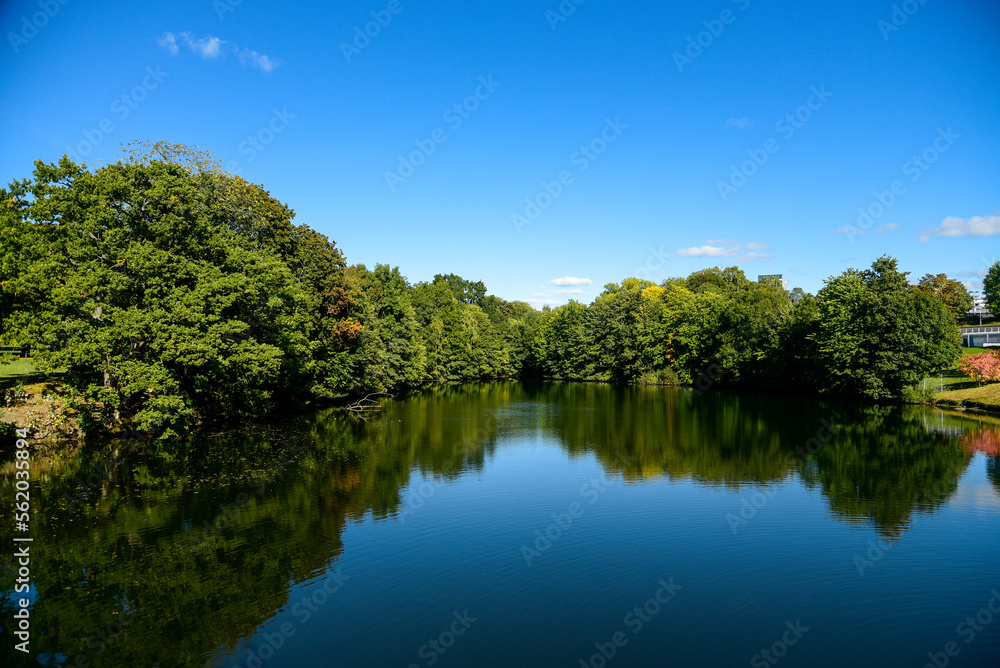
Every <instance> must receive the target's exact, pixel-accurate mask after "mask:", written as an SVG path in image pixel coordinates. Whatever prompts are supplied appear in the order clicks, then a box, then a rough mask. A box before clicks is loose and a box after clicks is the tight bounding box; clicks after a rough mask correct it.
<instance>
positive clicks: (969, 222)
mask: <svg viewBox="0 0 1000 668" xmlns="http://www.w3.org/2000/svg"><path fill="white" fill-rule="evenodd" d="M930 233H931V234H933V235H934V236H936V237H993V236H997V235H1000V216H975V217H973V218H969V219H965V218H955V217H948V218H945V219H944V221H943V222H942V223H941V225H940V227H936V228H934V229H933V230H931V231H930ZM920 241H924V242H926V241H930V239H929V237H928V236H927V235H926V234H922V235H921V236H920Z"/></svg>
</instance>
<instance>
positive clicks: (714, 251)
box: [677, 245, 740, 257]
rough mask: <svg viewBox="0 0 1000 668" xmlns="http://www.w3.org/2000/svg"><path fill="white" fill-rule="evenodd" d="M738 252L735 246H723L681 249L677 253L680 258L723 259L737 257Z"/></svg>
mask: <svg viewBox="0 0 1000 668" xmlns="http://www.w3.org/2000/svg"><path fill="white" fill-rule="evenodd" d="M739 252H740V250H739V248H736V247H735V246H733V247H730V248H725V247H723V246H707V245H706V246H695V247H694V248H682V249H680V250H679V251H677V255H678V256H680V257H725V256H728V255H737V254H738V253H739Z"/></svg>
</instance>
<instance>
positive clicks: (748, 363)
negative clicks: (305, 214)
mask: <svg viewBox="0 0 1000 668" xmlns="http://www.w3.org/2000/svg"><path fill="white" fill-rule="evenodd" d="M0 202H2V205H0V219H2V225H0V286H2V290H0V326H2V343H3V344H30V345H31V346H32V347H33V350H34V351H35V363H36V366H38V367H39V368H40V369H41V370H43V371H45V370H47V371H57V370H58V371H62V372H64V376H63V378H64V383H65V384H66V385H67V386H68V387H69V388H71V389H72V390H73V391H74V392H75V393H77V395H78V397H79V399H80V400H81V401H80V407H81V410H82V411H83V412H82V417H81V420H82V421H83V422H84V424H83V425H81V426H83V427H84V429H85V431H88V432H90V431H94V430H96V429H99V428H101V427H108V426H115V427H116V428H119V427H121V428H126V429H129V430H133V431H135V432H138V433H145V434H155V435H159V436H162V437H171V436H176V435H178V434H182V433H184V432H186V431H188V430H190V429H191V428H192V427H194V426H195V425H197V424H199V423H201V422H204V421H210V420H229V419H241V418H251V417H257V416H260V415H263V414H266V413H269V412H271V411H274V410H276V409H289V408H295V407H299V408H300V407H304V406H308V405H313V404H316V403H319V402H324V401H336V400H341V401H342V400H347V399H350V398H353V397H360V396H365V395H368V394H371V393H377V392H392V391H395V390H399V389H401V388H406V387H412V386H416V385H419V384H421V383H423V382H427V381H437V380H449V381H461V380H468V379H480V378H497V377H514V376H520V377H546V378H561V379H577V380H596V381H611V382H619V383H693V384H695V385H696V386H697V387H700V388H705V387H708V386H711V385H715V384H719V385H729V386H733V385H740V386H750V387H770V388H781V389H793V390H810V391H824V392H832V393H837V394H844V395H854V396H865V397H870V398H874V399H884V398H893V397H899V396H901V395H902V394H903V392H904V391H905V390H906V389H907V388H908V387H911V386H913V385H915V384H916V383H917V382H918V381H919V380H920V379H922V378H923V376H924V375H925V374H926V373H927V372H929V371H932V370H935V369H939V368H944V367H946V366H948V365H950V364H951V363H952V362H953V361H954V360H955V359H956V358H957V356H958V355H959V352H960V348H959V337H958V334H957V330H956V328H955V318H954V316H953V314H952V313H951V312H949V310H948V308H947V306H946V305H945V303H944V301H943V300H942V299H941V298H940V296H939V295H938V294H937V293H935V291H934V290H930V289H921V288H918V287H916V286H912V285H910V284H909V282H908V281H907V279H906V274H904V273H901V272H899V271H898V269H897V267H896V262H895V260H893V259H891V258H888V257H883V258H880V259H878V260H877V261H876V262H875V263H874V264H873V265H872V268H871V269H869V270H866V271H857V270H848V271H847V272H845V273H844V274H842V275H840V276H837V277H834V278H831V279H829V280H828V281H827V283H826V286H825V287H824V288H823V289H822V290H821V291H820V293H819V294H818V295H816V296H811V295H807V294H805V293H803V292H802V291H801V290H798V289H796V290H794V291H792V292H788V291H786V290H784V289H783V288H782V286H781V285H780V284H778V283H777V282H755V281H750V280H748V279H747V278H746V277H745V276H744V274H743V272H742V271H740V270H739V269H737V268H735V267H730V268H727V269H708V270H704V271H700V272H696V273H694V274H692V275H690V276H688V277H687V278H676V279H668V280H666V281H663V282H662V283H661V284H659V285H657V284H654V283H651V282H649V281H644V280H640V279H635V278H629V279H626V280H624V281H623V282H622V283H621V284H609V285H608V286H606V288H605V290H604V292H603V293H602V294H601V295H600V296H599V297H598V298H597V299H596V300H595V301H594V302H593V303H592V304H590V305H589V306H585V305H583V304H579V303H576V302H570V303H569V304H568V305H566V306H562V307H559V308H557V309H545V310H544V311H542V312H539V311H536V310H534V309H533V308H531V307H530V306H529V305H527V304H525V303H523V302H509V301H506V300H503V299H500V298H498V297H495V296H493V295H489V294H487V291H486V287H485V286H484V285H483V284H482V283H481V282H473V281H468V280H465V279H462V278H460V277H458V276H455V275H451V274H449V275H438V276H435V278H434V280H433V281H430V282H424V283H417V284H410V283H409V282H408V281H407V279H406V278H405V277H404V276H403V275H402V274H400V272H399V270H398V269H397V268H391V267H388V266H385V265H377V266H375V267H374V268H372V269H368V268H367V267H365V266H363V265H353V266H348V265H347V263H346V261H345V258H344V255H343V253H342V252H341V251H340V249H338V248H337V247H336V245H335V244H334V243H333V242H332V241H330V240H329V239H327V238H326V237H325V236H324V235H322V234H320V233H318V232H316V231H314V230H312V229H310V228H309V227H307V226H305V225H296V224H293V222H292V219H293V217H294V212H293V211H292V210H291V209H290V208H289V207H287V206H286V205H284V204H282V203H281V202H279V201H278V200H276V199H275V198H273V197H271V196H270V194H269V193H268V192H267V191H265V190H264V189H263V188H262V187H260V186H258V185H254V184H251V183H248V182H247V181H245V180H244V179H242V178H240V177H239V176H234V175H231V174H227V173H225V172H222V171H221V170H220V169H219V167H218V164H217V163H215V162H213V161H212V159H211V158H210V156H207V155H206V154H203V153H200V152H198V151H193V150H190V149H187V148H185V147H183V146H177V145H168V144H164V143H158V144H155V145H152V146H149V145H139V146H137V147H134V148H132V149H131V151H129V152H128V158H127V159H126V160H123V161H122V162H119V163H116V164H112V165H108V166H105V167H102V168H100V169H94V170H91V169H87V168H86V167H85V166H81V165H77V164H74V163H73V162H71V161H69V160H68V159H67V158H65V157H64V158H63V159H62V160H61V161H60V162H59V164H45V163H42V162H36V164H35V170H34V174H33V178H31V179H25V180H21V181H15V182H13V183H11V184H10V186H8V188H7V189H4V190H2V192H0Z"/></svg>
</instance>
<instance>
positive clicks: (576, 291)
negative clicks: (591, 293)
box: [556, 288, 586, 295]
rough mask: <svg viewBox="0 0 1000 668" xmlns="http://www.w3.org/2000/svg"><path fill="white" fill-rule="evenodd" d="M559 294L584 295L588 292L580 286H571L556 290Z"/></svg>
mask: <svg viewBox="0 0 1000 668" xmlns="http://www.w3.org/2000/svg"><path fill="white" fill-rule="evenodd" d="M556 294H557V295H582V294H586V293H585V292H584V291H583V290H581V289H580V288H570V289H568V290H556Z"/></svg>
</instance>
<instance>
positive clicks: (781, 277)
mask: <svg viewBox="0 0 1000 668" xmlns="http://www.w3.org/2000/svg"><path fill="white" fill-rule="evenodd" d="M765 278H776V279H778V280H779V281H781V287H782V289H783V290H787V289H788V281H786V280H785V275H784V274H760V275H759V276H757V282H758V283H760V282H762V281H763V280H764V279H765Z"/></svg>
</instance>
